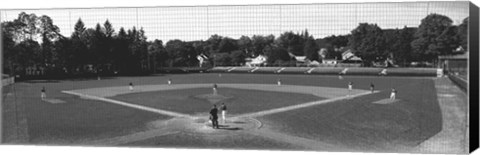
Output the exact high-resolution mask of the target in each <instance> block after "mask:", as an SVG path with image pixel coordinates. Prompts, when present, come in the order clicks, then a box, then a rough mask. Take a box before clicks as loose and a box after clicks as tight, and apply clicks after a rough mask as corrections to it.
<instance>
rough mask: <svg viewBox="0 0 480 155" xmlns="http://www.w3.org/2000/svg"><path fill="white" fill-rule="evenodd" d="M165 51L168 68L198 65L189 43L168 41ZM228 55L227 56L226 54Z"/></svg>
mask: <svg viewBox="0 0 480 155" xmlns="http://www.w3.org/2000/svg"><path fill="white" fill-rule="evenodd" d="M165 49H166V50H167V52H168V57H169V58H170V59H169V62H170V64H169V66H175V67H183V66H194V65H195V66H196V65H197V64H198V60H197V54H196V52H195V49H194V48H193V46H192V45H191V44H190V43H186V42H183V41H181V40H178V39H176V40H170V41H168V42H167V44H166V46H165ZM227 55H228V54H227Z"/></svg>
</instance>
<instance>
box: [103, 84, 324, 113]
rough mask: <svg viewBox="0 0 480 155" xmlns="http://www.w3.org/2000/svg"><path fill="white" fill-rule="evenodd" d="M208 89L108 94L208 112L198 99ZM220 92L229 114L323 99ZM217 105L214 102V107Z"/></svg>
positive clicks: (174, 108) (160, 106) (167, 107)
mask: <svg viewBox="0 0 480 155" xmlns="http://www.w3.org/2000/svg"><path fill="white" fill-rule="evenodd" d="M211 93H212V89H210V88H195V89H181V90H169V91H155V92H144V93H132V94H125V95H119V96H114V97H111V98H112V99H116V100H120V101H125V102H129V103H133V104H139V105H145V106H148V107H153V108H158V109H163V110H169V111H174V112H180V113H184V114H198V113H205V114H206V113H208V112H209V110H210V108H211V107H212V103H211V102H209V101H207V100H205V99H202V98H198V96H199V95H203V94H211ZM219 94H220V95H223V96H226V97H229V98H228V99H226V100H224V101H222V102H224V103H225V104H226V105H227V108H228V109H227V110H228V113H229V114H243V113H250V112H257V111H262V110H268V109H274V108H280V107H285V106H290V105H295V104H301V103H306V102H310V101H317V100H321V99H322V98H320V97H317V96H314V95H308V94H298V93H282V92H270V91H259V90H245V89H233V88H219ZM219 105H220V104H219V103H217V106H219Z"/></svg>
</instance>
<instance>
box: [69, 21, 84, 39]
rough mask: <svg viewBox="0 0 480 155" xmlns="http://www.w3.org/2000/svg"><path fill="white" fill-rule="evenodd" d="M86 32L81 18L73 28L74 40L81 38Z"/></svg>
mask: <svg viewBox="0 0 480 155" xmlns="http://www.w3.org/2000/svg"><path fill="white" fill-rule="evenodd" d="M85 30H86V28H85V24H84V23H83V21H82V19H81V18H79V19H78V21H77V23H75V27H74V28H73V33H72V38H80V36H81V35H82V34H83V31H85Z"/></svg>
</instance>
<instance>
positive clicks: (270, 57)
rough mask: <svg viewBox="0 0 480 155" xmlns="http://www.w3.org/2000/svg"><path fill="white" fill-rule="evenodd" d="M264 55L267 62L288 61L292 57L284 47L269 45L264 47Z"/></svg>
mask: <svg viewBox="0 0 480 155" xmlns="http://www.w3.org/2000/svg"><path fill="white" fill-rule="evenodd" d="M265 55H266V56H267V63H268V64H274V63H280V64H281V63H283V62H288V61H290V60H292V58H291V57H290V55H289V54H288V51H287V49H285V48H284V47H278V46H269V47H267V48H266V49H265Z"/></svg>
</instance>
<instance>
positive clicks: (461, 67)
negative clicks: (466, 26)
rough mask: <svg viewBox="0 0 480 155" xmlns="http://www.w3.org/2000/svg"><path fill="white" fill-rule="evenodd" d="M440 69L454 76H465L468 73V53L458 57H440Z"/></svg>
mask: <svg viewBox="0 0 480 155" xmlns="http://www.w3.org/2000/svg"><path fill="white" fill-rule="evenodd" d="M438 61H439V63H438V68H442V69H444V71H446V72H449V73H454V74H464V75H466V74H467V72H468V51H467V52H465V53H463V54H457V55H442V56H438Z"/></svg>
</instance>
